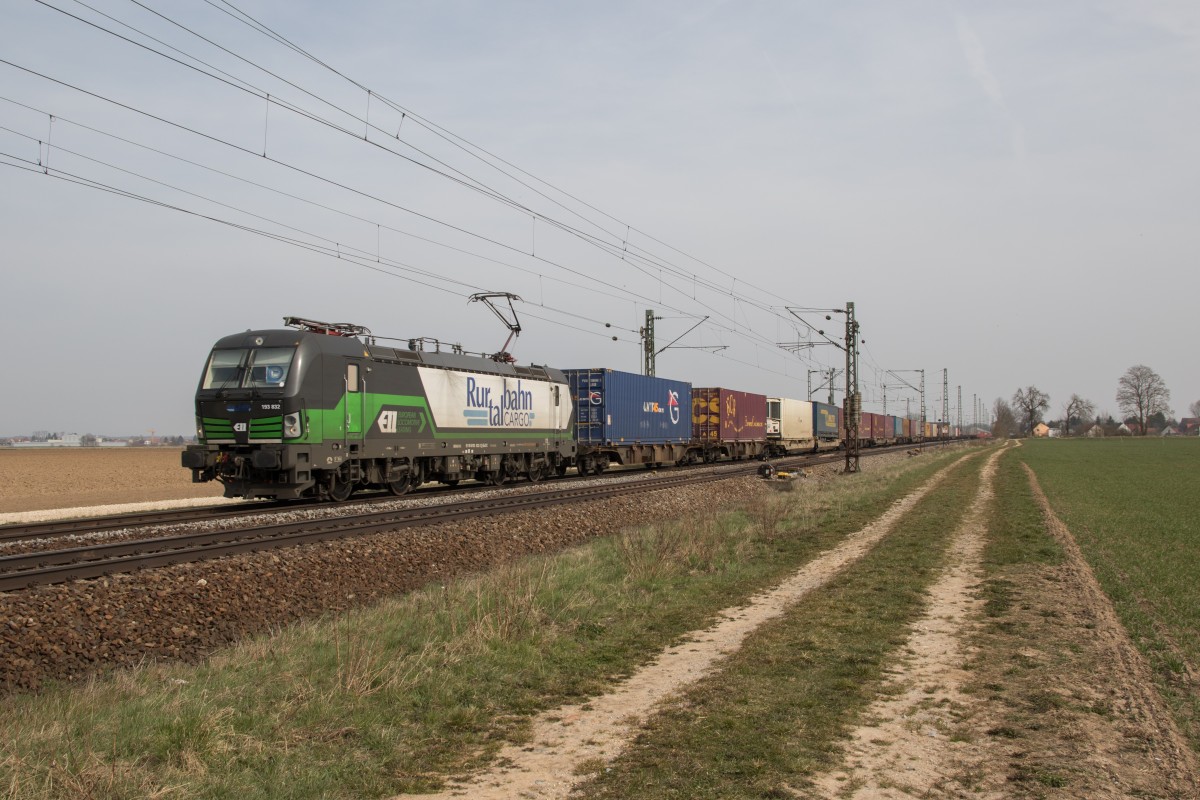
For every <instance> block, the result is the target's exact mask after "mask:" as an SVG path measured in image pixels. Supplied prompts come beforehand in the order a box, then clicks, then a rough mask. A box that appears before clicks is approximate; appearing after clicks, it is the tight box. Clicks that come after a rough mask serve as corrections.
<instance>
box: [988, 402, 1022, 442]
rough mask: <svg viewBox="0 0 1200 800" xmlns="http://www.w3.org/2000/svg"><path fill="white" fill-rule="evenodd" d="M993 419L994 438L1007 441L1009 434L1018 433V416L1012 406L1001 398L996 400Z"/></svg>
mask: <svg viewBox="0 0 1200 800" xmlns="http://www.w3.org/2000/svg"><path fill="white" fill-rule="evenodd" d="M992 419H993V420H994V421H993V422H992V436H995V437H996V438H997V439H1007V438H1008V436H1009V434H1011V433H1016V432H1017V416H1016V414H1014V413H1013V410H1012V406H1010V405H1009V404H1008V403H1006V402H1004V401H1003V400H1002V399H1001V398H999V397H997V398H996V405H995V409H994V411H993V412H992Z"/></svg>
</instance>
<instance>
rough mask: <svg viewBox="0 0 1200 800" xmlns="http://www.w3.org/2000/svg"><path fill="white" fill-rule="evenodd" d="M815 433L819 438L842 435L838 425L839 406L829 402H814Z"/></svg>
mask: <svg viewBox="0 0 1200 800" xmlns="http://www.w3.org/2000/svg"><path fill="white" fill-rule="evenodd" d="M813 433H814V434H815V435H816V436H817V437H818V438H822V437H825V438H828V437H830V436H833V437H840V436H841V435H842V432H841V430H840V429H839V427H838V407H837V406H831V405H829V404H828V403H818V402H816V401H814V402H813Z"/></svg>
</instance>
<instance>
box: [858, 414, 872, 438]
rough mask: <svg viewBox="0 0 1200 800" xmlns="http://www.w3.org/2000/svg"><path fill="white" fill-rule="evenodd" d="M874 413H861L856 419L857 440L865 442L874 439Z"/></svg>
mask: <svg viewBox="0 0 1200 800" xmlns="http://www.w3.org/2000/svg"><path fill="white" fill-rule="evenodd" d="M875 416H876V415H875V413H874V412H873V411H863V412H861V413H860V414H859V417H858V438H859V439H860V440H863V441H866V440H870V439H873V438H875V434H874V430H875Z"/></svg>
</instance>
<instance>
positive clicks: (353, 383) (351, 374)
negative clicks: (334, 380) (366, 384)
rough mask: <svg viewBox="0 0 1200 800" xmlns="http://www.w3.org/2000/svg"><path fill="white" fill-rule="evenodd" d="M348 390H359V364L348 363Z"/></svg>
mask: <svg viewBox="0 0 1200 800" xmlns="http://www.w3.org/2000/svg"><path fill="white" fill-rule="evenodd" d="M346 391H348V392H357V391H358V364H347V365H346Z"/></svg>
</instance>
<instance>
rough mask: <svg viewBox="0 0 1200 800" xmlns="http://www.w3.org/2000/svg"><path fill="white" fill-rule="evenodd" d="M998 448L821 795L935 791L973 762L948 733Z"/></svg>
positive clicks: (958, 712) (958, 701)
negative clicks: (901, 657)
mask: <svg viewBox="0 0 1200 800" xmlns="http://www.w3.org/2000/svg"><path fill="white" fill-rule="evenodd" d="M1001 452H1002V451H1000V450H997V451H996V452H994V453H992V455H991V456H990V457H989V458H988V460H987V463H986V464H985V465H984V468H983V473H982V480H981V482H980V485H979V491H978V492H977V493H976V495H975V499H974V501H973V502H972V503H971V508H970V509H969V511H968V512H967V515H966V518H965V519H964V520H963V523H962V525H961V526H960V527H959V529H958V530H957V531H956V532H955V535H954V540H953V542H952V543H951V546H950V551H949V559H948V560H949V563H948V566H947V568H946V569H945V571H944V572H943V573H942V575H941V577H940V578H939V579H938V580H937V582H936V583H934V585H933V586H931V587H930V589H929V599H928V601H927V609H926V612H925V614H924V616H922V618H921V619H920V620H919V621H918V622H917V623H916V624H915V625H914V626H913V632H912V634H911V636H909V639H908V641H907V642H906V643H905V653H906V654H907V656H908V657H907V658H906V660H905V661H904V662H903V663H901V664H899V665H897V666H896V667H894V668H893V669H892V670H891V676H890V677H889V679H888V681H887V685H886V686H885V687H884V691H883V699H880V700H877V701H876V702H875V703H874V704H873V705H872V706H871V708H870V709H869V710H868V711H867V714H866V717H867V719H869V720H870V722H869V723H867V724H864V725H862V726H860V727H859V728H858V729H857V730H855V731H854V732H853V733H852V734H851V739H850V744H849V745H848V746H847V755H846V766H845V768H843V769H840V770H837V771H835V772H832V773H829V774H826V775H823V776H821V777H820V778H819V779H818V780H817V781H816V785H817V791H818V792H819V794H820V795H821V796H823V797H827V798H834V797H838V798H843V797H844V798H853V799H854V800H865V798H899V797H930V796H941V795H940V794H939V793H938V792H939V790H942V789H944V788H946V784H947V782H948V781H950V780H952V779H953V776H955V775H957V774H959V773H960V772H961V771H962V770H963V769H964V768H966V769H972V768H977V766H978V763H979V762H980V761H981V758H980V755H981V754H980V753H979V748H978V746H977V745H973V744H970V743H967V742H965V741H962V740H961V739H956V738H955V737H954V733H955V729H956V728H957V726H958V724H959V721H960V719H961V716H962V714H963V711H964V709H966V708H968V707H970V706H971V705H972V704H973V703H974V702H975V701H974V700H973V699H972V698H971V697H969V696H968V695H966V694H964V692H963V687H964V685H965V684H966V682H967V680H968V679H969V677H970V673H969V672H968V671H967V670H965V669H963V665H964V664H965V663H966V662H967V656H968V648H967V645H966V644H965V642H964V641H963V631H964V630H965V629H966V627H967V626H968V625H969V624H970V622H971V621H972V620H973V619H974V618H975V617H977V616H978V614H979V611H980V608H981V606H982V603H983V601H982V599H981V598H980V596H979V592H978V588H979V582H980V579H981V577H982V564H981V560H982V555H983V547H984V543H985V539H986V536H987V511H988V504H989V503H990V501H991V498H992V482H993V480H994V478H995V475H996V460H997V459H998V458H999V457H1000V455H1001ZM956 788H957V787H956ZM951 796H953V795H951ZM971 796H972V797H977V798H999V797H1003V796H1004V795H1003V794H1001V793H997V792H982V793H981V792H975V793H973V794H972V795H971Z"/></svg>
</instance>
